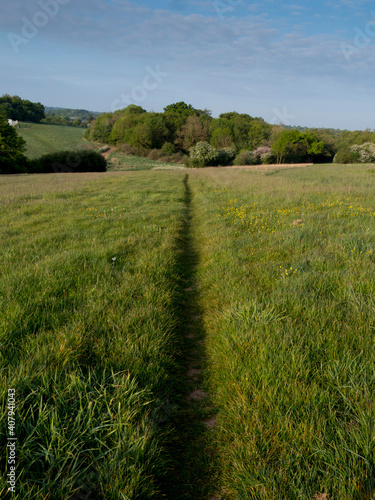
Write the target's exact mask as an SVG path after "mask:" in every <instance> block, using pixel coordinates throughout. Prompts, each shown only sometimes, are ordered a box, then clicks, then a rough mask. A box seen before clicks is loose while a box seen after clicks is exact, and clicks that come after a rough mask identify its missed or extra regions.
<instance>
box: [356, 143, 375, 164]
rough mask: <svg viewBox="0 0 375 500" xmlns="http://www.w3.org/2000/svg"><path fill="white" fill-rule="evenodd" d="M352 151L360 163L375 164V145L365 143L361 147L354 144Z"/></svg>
mask: <svg viewBox="0 0 375 500" xmlns="http://www.w3.org/2000/svg"><path fill="white" fill-rule="evenodd" d="M351 150H352V151H353V153H354V154H355V155H357V157H358V161H359V163H374V162H375V144H374V143H372V142H365V143H364V144H361V145H360V146H359V145H357V144H354V146H352V147H351Z"/></svg>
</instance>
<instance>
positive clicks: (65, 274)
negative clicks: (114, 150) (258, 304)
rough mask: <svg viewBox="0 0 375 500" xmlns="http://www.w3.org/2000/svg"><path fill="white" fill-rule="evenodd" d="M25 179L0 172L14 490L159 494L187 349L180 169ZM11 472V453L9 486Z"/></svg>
mask: <svg viewBox="0 0 375 500" xmlns="http://www.w3.org/2000/svg"><path fill="white" fill-rule="evenodd" d="M25 179H26V178H25V177H22V176H21V177H17V178H14V180H13V179H12V181H10V180H9V179H6V180H5V182H4V185H3V193H2V196H1V199H2V200H3V204H2V206H1V217H0V233H1V242H2V243H1V262H2V268H1V278H0V300H1V313H0V346H1V350H0V356H1V358H0V360H1V428H0V432H1V436H2V446H1V453H2V456H3V457H4V458H5V457H6V439H5V438H6V437H7V435H8V429H7V420H6V417H7V413H6V402H7V393H8V392H7V391H8V389H9V388H12V389H15V395H16V414H17V419H16V436H17V479H16V485H17V486H16V491H17V493H16V495H13V496H12V498H16V499H22V500H24V499H42V498H43V499H56V500H59V499H61V500H67V499H71V500H73V499H80V498H106V499H113V500H118V499H133V498H159V497H161V490H160V486H159V484H160V478H161V477H162V476H163V475H165V474H166V473H167V471H168V470H169V467H170V461H169V459H168V456H167V454H166V452H165V444H166V442H167V439H168V432H169V430H168V425H169V420H170V419H171V415H170V413H169V412H166V411H165V408H168V401H169V400H170V399H171V397H172V396H173V392H174V387H175V384H176V380H175V376H174V373H175V372H176V371H177V367H176V354H177V353H178V352H179V349H180V347H179V340H178V338H177V334H176V329H175V326H176V323H177V318H176V315H175V312H174V308H175V305H174V304H175V297H174V294H175V284H176V280H177V276H176V272H177V271H176V258H175V250H176V248H175V244H176V237H177V235H178V231H179V229H180V226H181V218H182V215H183V209H184V203H183V201H184V191H183V175H181V174H179V173H163V172H162V173H157V174H156V173H148V174H145V173H138V174H135V175H134V174H103V175H98V174H94V175H93V176H91V174H86V175H79V174H74V175H69V174H67V175H66V176H35V177H33V179H32V180H30V184H29V183H27V182H25ZM64 186H68V188H66V187H64ZM6 473H7V470H6V464H5V463H4V462H3V465H2V468H1V480H0V481H1V482H0V496H1V497H2V498H3V497H4V498H6V497H7V493H6V492H7V484H6V479H7V478H6Z"/></svg>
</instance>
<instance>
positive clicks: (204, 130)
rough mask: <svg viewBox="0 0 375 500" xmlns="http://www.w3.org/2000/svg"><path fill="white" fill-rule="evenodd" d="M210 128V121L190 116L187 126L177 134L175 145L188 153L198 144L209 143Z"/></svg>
mask: <svg viewBox="0 0 375 500" xmlns="http://www.w3.org/2000/svg"><path fill="white" fill-rule="evenodd" d="M209 128H210V125H209V121H208V120H204V119H203V120H202V119H201V117H199V116H188V118H187V120H186V123H185V125H183V126H182V127H181V129H180V130H179V131H178V133H177V138H176V140H175V143H176V145H177V146H178V147H179V148H180V149H182V150H184V151H187V150H188V149H189V148H190V147H191V146H194V144H196V143H197V142H202V141H208V139H209V136H210V130H209Z"/></svg>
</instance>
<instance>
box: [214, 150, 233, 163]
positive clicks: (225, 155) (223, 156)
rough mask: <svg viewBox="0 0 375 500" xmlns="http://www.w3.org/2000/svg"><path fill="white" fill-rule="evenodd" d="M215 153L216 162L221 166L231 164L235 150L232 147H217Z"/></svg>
mask: <svg viewBox="0 0 375 500" xmlns="http://www.w3.org/2000/svg"><path fill="white" fill-rule="evenodd" d="M217 154H218V157H217V164H218V165H223V166H225V165H231V164H232V162H233V160H234V158H235V157H236V151H235V150H234V149H233V148H223V149H219V151H218V152H217Z"/></svg>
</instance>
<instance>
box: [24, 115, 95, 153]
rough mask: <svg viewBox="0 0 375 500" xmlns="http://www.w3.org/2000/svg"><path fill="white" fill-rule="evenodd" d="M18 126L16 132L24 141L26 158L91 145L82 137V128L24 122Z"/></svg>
mask: <svg viewBox="0 0 375 500" xmlns="http://www.w3.org/2000/svg"><path fill="white" fill-rule="evenodd" d="M20 127H21V128H19V129H17V132H18V134H19V135H20V136H21V137H22V138H23V139H24V140H25V141H26V148H27V149H26V156H27V157H28V158H38V157H40V156H43V155H46V154H49V153H55V152H56V151H63V150H77V149H89V148H91V147H92V146H90V145H89V143H88V142H87V141H85V140H84V139H83V134H84V132H85V129H83V128H78V127H67V126H63V125H46V124H44V123H25V122H21V123H20Z"/></svg>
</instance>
